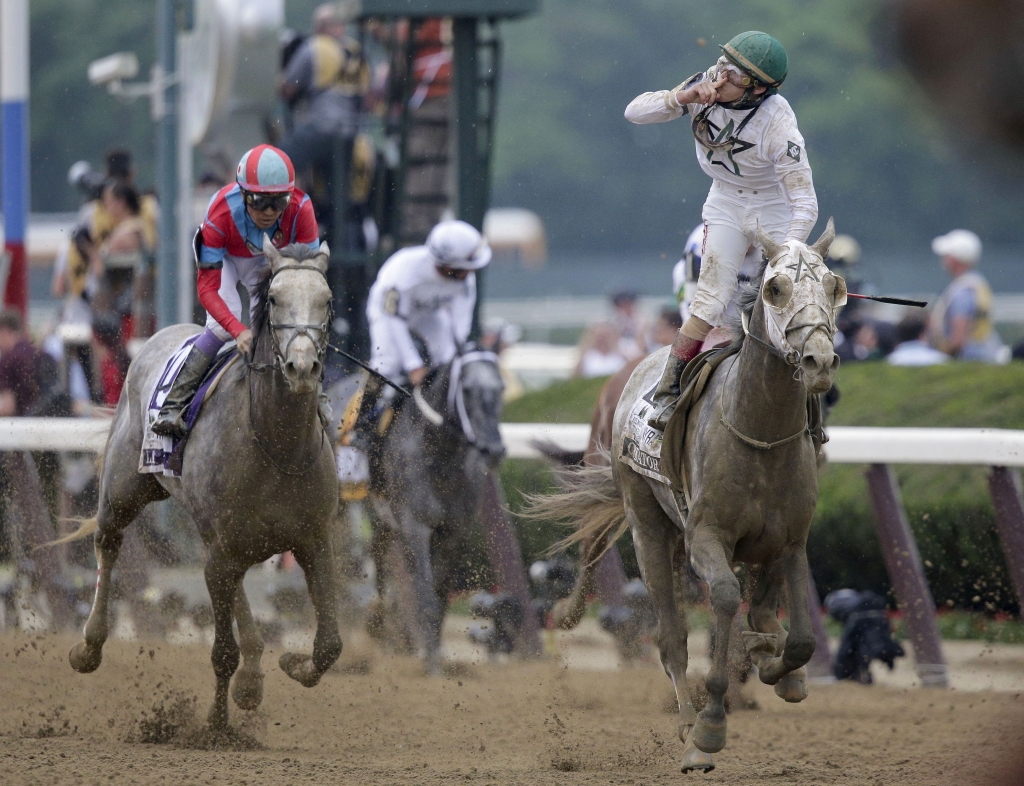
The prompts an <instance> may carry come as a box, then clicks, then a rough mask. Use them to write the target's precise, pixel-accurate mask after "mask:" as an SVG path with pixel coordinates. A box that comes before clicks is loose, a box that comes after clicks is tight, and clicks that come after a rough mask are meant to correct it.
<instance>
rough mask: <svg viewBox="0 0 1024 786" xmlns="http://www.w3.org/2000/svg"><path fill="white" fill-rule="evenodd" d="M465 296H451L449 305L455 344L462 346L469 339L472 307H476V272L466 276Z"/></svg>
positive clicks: (471, 326) (471, 327)
mask: <svg viewBox="0 0 1024 786" xmlns="http://www.w3.org/2000/svg"><path fill="white" fill-rule="evenodd" d="M466 290H467V292H466V296H465V297H457V298H453V300H452V305H451V315H452V333H453V334H454V336H455V345H456V346H457V347H459V346H462V345H463V344H465V343H466V342H467V341H468V340H469V332H470V331H471V330H472V329H473V309H474V308H475V307H476V274H474V273H470V274H469V276H467V277H466Z"/></svg>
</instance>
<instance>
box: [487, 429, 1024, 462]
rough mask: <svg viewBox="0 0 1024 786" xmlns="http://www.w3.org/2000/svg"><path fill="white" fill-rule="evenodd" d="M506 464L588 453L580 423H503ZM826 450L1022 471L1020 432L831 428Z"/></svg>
mask: <svg viewBox="0 0 1024 786" xmlns="http://www.w3.org/2000/svg"><path fill="white" fill-rule="evenodd" d="M501 433H502V436H503V437H504V439H505V446H506V447H507V448H508V456H509V458H536V457H538V456H539V455H540V454H539V453H538V452H537V451H536V450H535V449H534V448H533V447H532V446H531V444H530V443H531V442H532V441H534V440H547V441H550V442H554V443H555V444H557V445H558V446H559V447H561V448H563V449H565V450H572V451H582V450H585V449H586V447H587V440H588V438H589V436H590V426H588V425H587V424H585V423H572V424H554V423H550V424H549V423H504V424H502V427H501ZM828 434H829V442H828V444H827V445H826V446H825V452H826V454H827V455H828V460H829V461H831V462H833V463H837V464H966V465H981V466H988V467H1024V431H1012V430H1010V429H985V428H863V427H851V426H833V427H832V428H830V429H829V430H828Z"/></svg>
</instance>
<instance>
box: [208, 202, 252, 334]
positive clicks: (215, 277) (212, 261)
mask: <svg viewBox="0 0 1024 786" xmlns="http://www.w3.org/2000/svg"><path fill="white" fill-rule="evenodd" d="M201 231H202V240H201V242H200V249H199V258H198V259H197V260H196V262H197V264H198V266H199V271H198V273H197V275H196V292H197V294H198V296H199V302H200V303H201V304H202V306H203V308H205V309H206V312H207V313H208V314H209V315H210V316H211V317H213V318H214V319H215V320H217V323H218V324H219V325H220V326H221V327H222V328H224V329H225V330H226V331H227V332H228V333H230V334H231V336H232V337H233V338H235V339H236V340H237V339H238V337H239V336H240V335H241V334H242V333H243V332H244V331H245V330H246V329H247V328H246V327H245V325H243V324H242V323H241V322H240V321H239V320H238V319H237V318H236V317H235V315H234V314H232V313H231V309H230V308H228V304H227V303H225V302H224V298H222V297H221V296H220V279H221V273H220V271H221V268H223V266H224V257H225V255H226V254H227V244H226V238H225V235H224V233H223V232H222V231H221V230H220V229H218V228H217V227H216V226H214V225H213V224H211V223H210V222H209V221H204V222H203V226H202V230H201Z"/></svg>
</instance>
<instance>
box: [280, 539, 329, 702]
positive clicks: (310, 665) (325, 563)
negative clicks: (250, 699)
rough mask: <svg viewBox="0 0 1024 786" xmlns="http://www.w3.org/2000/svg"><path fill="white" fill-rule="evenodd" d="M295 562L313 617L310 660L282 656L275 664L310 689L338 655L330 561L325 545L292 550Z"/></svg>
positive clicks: (305, 656) (296, 653)
mask: <svg viewBox="0 0 1024 786" xmlns="http://www.w3.org/2000/svg"><path fill="white" fill-rule="evenodd" d="M295 559H296V561H298V563H299V566H300V567H301V568H302V570H303V572H304V573H305V574H306V586H307V587H309V598H310V600H311V601H313V612H314V613H315V614H316V636H315V637H314V639H313V655H312V657H310V656H309V655H303V654H302V653H299V652H286V653H284V655H282V656H281V659H280V661H279V664H280V666H281V670H282V671H283V672H284V673H285V674H287V675H288V676H289V677H291V678H292V679H293V680H295V681H296V682H298V683H300V684H301V685H304V686H305V687H307V688H312V687H313V686H314V685H316V684H317V683H318V682H320V678H321V677H322V676H323V675H324V672H326V671H327V670H328V669H329V668H331V666H333V665H334V662H335V661H336V660H337V659H338V656H340V655H341V634H339V633H338V607H337V603H338V592H337V587H336V581H335V575H334V561H333V559H332V555H331V550H330V548H329V546H328V544H327V542H324V543H321V544H316V545H313V546H311V547H303V548H301V549H298V550H296V551H295Z"/></svg>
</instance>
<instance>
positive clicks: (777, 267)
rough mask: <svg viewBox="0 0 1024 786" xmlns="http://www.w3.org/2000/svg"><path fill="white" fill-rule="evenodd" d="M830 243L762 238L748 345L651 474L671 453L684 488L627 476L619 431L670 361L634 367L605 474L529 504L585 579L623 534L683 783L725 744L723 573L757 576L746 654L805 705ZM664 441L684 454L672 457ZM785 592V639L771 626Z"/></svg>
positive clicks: (828, 370) (837, 284)
mask: <svg viewBox="0 0 1024 786" xmlns="http://www.w3.org/2000/svg"><path fill="white" fill-rule="evenodd" d="M834 235H835V232H834V229H833V225H832V221H831V220H829V222H828V227H827V228H826V230H825V232H824V234H823V235H822V236H821V238H820V239H819V240H818V241H817V242H816V243H815V244H814V245H812V246H807V245H805V244H803V243H799V242H796V241H787V242H786V243H784V244H781V245H780V244H777V243H775V242H773V241H772V240H771V239H770V238H769V237H767V236H766V235H765V234H764V233H763V232H761V230H760V229H759V230H758V240H759V242H760V244H761V247H762V249H763V250H764V253H765V256H766V259H767V261H766V263H765V265H764V267H763V268H762V271H761V275H760V277H759V278H758V279H757V280H756V281H755V282H754V283H753V284H752V287H751V289H750V291H749V294H748V297H747V298H746V299H745V301H744V302H743V304H742V305H743V334H742V335H741V336H740V337H739V338H738V339H737V341H738V344H737V345H734V346H733V347H732V348H731V349H732V350H733V354H732V355H731V356H730V357H727V358H726V359H725V360H723V361H722V362H721V364H720V365H719V366H718V368H717V370H715V372H714V374H713V375H712V376H711V377H710V380H709V381H708V382H707V383H706V387H705V389H704V392H703V395H702V396H700V397H699V398H698V399H697V402H696V404H694V405H693V407H692V408H691V409H690V410H689V412H688V414H686V416H685V417H680V418H679V419H678V420H674V421H673V422H670V424H669V426H668V427H667V429H666V433H665V443H664V445H663V447H662V453H661V465H660V466H661V468H662V469H664V468H665V467H666V461H667V460H668V458H669V456H670V454H672V453H673V449H675V455H677V456H679V457H680V459H679V460H678V461H677V463H678V465H679V466H678V473H679V477H680V479H681V481H682V483H681V487H682V488H681V489H679V488H676V487H675V486H672V485H669V484H667V483H665V482H661V481H659V480H657V479H653V478H652V477H650V476H649V475H648V474H643V473H641V472H638V471H637V470H636V469H635V466H634V465H631V464H630V463H628V461H627V459H626V456H627V455H631V454H624V448H626V449H628V450H633V448H634V446H633V445H631V444H630V443H628V442H627V440H628V439H629V437H630V434H631V433H633V432H632V431H631V426H630V424H631V423H633V424H636V423H637V422H638V421H639V422H640V423H642V424H644V425H645V424H646V421H645V420H644V417H645V414H646V412H645V413H643V414H639V415H638V414H636V413H634V410H635V409H637V405H638V402H640V401H641V400H642V399H643V398H644V396H645V394H647V393H648V392H649V391H650V390H652V389H653V388H654V386H655V385H656V384H657V381H658V378H659V375H660V374H661V369H662V368H663V366H664V363H665V356H666V353H667V352H668V350H667V349H665V350H660V351H658V352H656V353H654V354H653V355H651V356H650V357H648V358H647V359H645V360H644V361H643V362H642V363H640V365H639V366H638V367H637V369H636V371H634V373H633V375H632V377H631V378H630V381H629V383H628V384H627V386H626V388H625V390H624V391H623V394H622V397H621V399H620V401H619V405H618V407H617V409H616V411H615V423H614V428H613V433H612V444H611V446H610V447H611V456H612V457H613V458H614V459H615V460H614V461H612V462H611V466H609V467H587V468H583V469H580V470H576V471H573V472H571V473H570V474H569V475H568V476H566V477H564V478H563V483H564V487H563V491H562V492H560V493H559V494H556V495H554V496H552V497H539V498H535V499H534V500H533V515H534V516H537V517H545V518H548V519H569V520H575V521H576V522H577V523H578V529H577V530H576V531H575V532H574V533H573V535H572V536H570V538H568V539H567V542H577V541H583V540H586V541H587V542H590V543H593V544H594V545H592V546H591V547H590V549H589V550H588V558H589V560H590V566H591V567H590V569H589V571H588V572H592V570H593V564H594V561H595V560H596V558H597V557H599V556H600V554H601V553H602V550H603V549H604V548H607V546H608V545H609V544H610V543H612V542H614V540H615V538H616V537H617V536H618V535H619V534H621V533H622V532H623V531H624V530H625V529H626V528H627V527H628V528H630V529H631V530H632V533H633V543H634V545H635V547H636V553H637V558H638V560H639V563H640V569H641V571H642V573H643V577H644V581H645V582H646V585H647V590H648V593H649V596H650V599H651V602H652V603H653V605H654V609H655V613H656V615H657V618H658V635H657V642H658V647H659V649H660V650H661V661H662V664H663V665H664V667H665V671H666V672H667V673H668V675H669V677H670V678H671V680H672V682H673V685H674V687H675V691H676V698H677V700H678V703H679V738H680V740H682V741H683V742H684V743H685V748H684V751H683V762H682V768H683V771H684V772H688V771H690V770H694V769H700V770H710V769H713V768H714V762H713V760H712V757H711V755H710V754H712V753H715V752H717V751H720V750H721V749H722V748H723V747H724V746H725V740H726V718H725V707H724V702H723V699H724V696H725V693H726V690H727V689H728V685H729V678H728V673H727V670H726V669H727V665H726V658H727V653H728V651H729V645H728V642H729V636H730V633H731V630H732V623H733V619H734V617H735V615H736V611H737V610H738V609H739V606H740V600H741V597H740V585H739V582H738V580H737V578H736V575H735V574H734V572H733V566H734V564H736V563H745V564H748V565H751V566H755V568H756V569H755V570H754V571H753V576H754V578H753V582H752V584H753V587H752V594H751V598H750V613H749V616H748V622H749V625H750V629H751V630H750V632H747V633H744V641H745V644H746V646H747V650H748V652H750V655H751V657H752V659H753V661H754V663H755V665H757V667H758V673H759V676H760V679H761V681H762V682H764V683H767V684H769V685H774V686H775V692H776V693H777V694H778V695H779V696H780V697H782V698H783V699H785V700H786V701H794V702H795V701H801V700H802V699H804V698H805V697H806V696H807V688H806V674H805V672H804V669H803V668H802V667H803V665H804V664H805V663H807V661H808V660H810V657H811V655H812V654H813V652H814V635H813V633H812V632H811V624H810V617H809V614H808V610H807V576H808V568H807V553H806V544H807V533H808V531H809V529H810V524H811V517H812V516H813V514H814V508H815V505H816V503H817V497H818V485H817V453H818V449H819V448H820V444H821V440H822V438H823V437H822V432H821V430H820V423H819V424H816V423H815V422H814V421H816V420H817V419H816V418H815V417H814V414H815V413H816V411H817V395H818V394H821V393H824V392H826V391H827V390H828V389H829V388H830V387H831V385H832V381H833V379H834V376H835V372H836V369H837V368H838V365H839V359H838V357H837V356H836V354H835V352H834V351H833V343H832V337H833V335H834V333H835V312H836V309H837V308H838V307H839V306H841V305H842V304H843V303H845V301H846V284H845V282H843V280H842V279H841V278H839V277H838V276H835V275H833V274H832V273H830V272H829V271H828V268H826V267H825V265H824V262H823V257H824V255H825V254H826V253H827V251H828V247H829V245H830V244H831V242H832V238H833V237H834ZM688 371H689V369H688ZM680 415H682V413H680ZM679 423H682V428H683V429H684V430H683V431H682V434H683V436H681V437H680V436H679V435H680V433H681V432H680V428H679V427H678V424H679ZM674 427H675V428H674ZM634 428H635V426H634ZM673 436H676V437H677V439H679V440H680V441H681V444H678V445H674V444H671V440H672V438H673ZM634 460H635V459H634ZM669 474H670V476H673V474H672V473H669ZM685 559H689V561H690V564H691V565H692V566H693V568H694V570H695V571H696V573H697V575H699V576H700V577H701V579H703V580H704V581H705V582H707V584H708V586H709V588H710V594H711V606H712V610H713V612H714V615H715V621H714V631H713V633H714V636H715V640H716V643H717V645H718V646H716V648H715V653H714V658H713V665H712V668H711V671H710V673H709V674H708V677H707V680H706V682H705V686H706V688H707V691H708V697H709V698H708V703H707V706H706V707H705V708H704V709H703V710H702V711H701V713H700V714H699V715H698V714H697V713H696V711H695V710H694V706H693V703H692V701H691V698H690V690H689V686H688V685H687V682H686V667H687V650H686V638H687V626H686V616H685V613H684V612H683V610H682V609H680V608H679V607H678V605H677V602H676V598H677V597H681V596H682V595H681V593H680V589H681V582H682V581H683V580H684V577H683V575H682V571H683V570H684V567H683V563H682V560H685ZM585 579H586V576H584V577H583V580H584V581H585ZM582 583H583V581H581V584H582ZM787 590H788V593H787V594H786V598H787V600H786V608H787V610H788V612H789V618H790V627H789V632H788V636H787V633H786V631H785V630H784V629H783V627H782V626H781V625H780V623H779V619H778V612H779V608H780V604H781V603H782V600H783V594H784V591H787ZM576 600H577V601H578V600H579V599H578V598H577V599H576Z"/></svg>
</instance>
